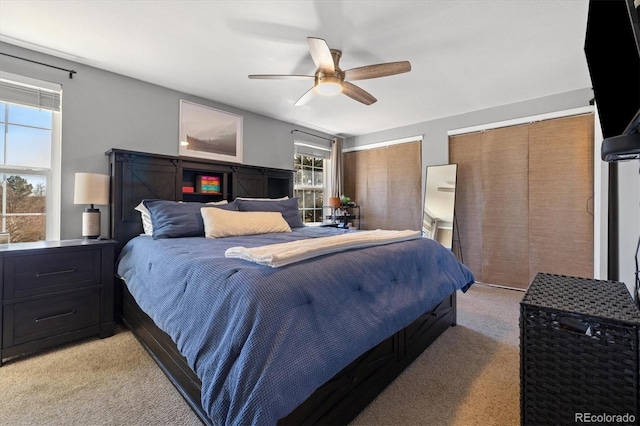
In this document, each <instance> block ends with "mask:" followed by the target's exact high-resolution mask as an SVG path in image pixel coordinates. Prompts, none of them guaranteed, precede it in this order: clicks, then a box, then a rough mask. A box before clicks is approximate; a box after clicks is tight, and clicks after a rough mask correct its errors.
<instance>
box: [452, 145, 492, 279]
mask: <svg viewBox="0 0 640 426" xmlns="http://www.w3.org/2000/svg"><path fill="white" fill-rule="evenodd" d="M481 156H482V133H480V132H478V133H468V134H464V135H458V136H451V137H449V162H450V163H456V164H458V178H457V181H456V206H455V220H456V223H455V226H454V233H455V235H454V240H458V241H459V242H460V251H461V253H462V260H463V261H464V264H465V265H467V267H469V269H471V272H473V275H474V277H475V279H476V280H477V281H482V210H483V204H484V201H483V200H484V198H483V195H482V165H481V162H480V159H481Z"/></svg>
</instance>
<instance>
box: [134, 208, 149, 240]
mask: <svg viewBox="0 0 640 426" xmlns="http://www.w3.org/2000/svg"><path fill="white" fill-rule="evenodd" d="M135 210H137V211H139V212H140V217H141V218H142V229H143V230H144V233H145V235H149V236H151V235H153V225H152V224H151V215H150V214H149V209H147V208H146V207H145V206H144V204H143V203H142V201H141V202H140V204H138V205H137V206H136V208H135Z"/></svg>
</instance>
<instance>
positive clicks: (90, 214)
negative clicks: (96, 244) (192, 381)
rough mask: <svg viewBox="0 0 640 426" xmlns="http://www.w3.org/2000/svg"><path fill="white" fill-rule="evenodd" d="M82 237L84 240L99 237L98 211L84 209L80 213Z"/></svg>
mask: <svg viewBox="0 0 640 426" xmlns="http://www.w3.org/2000/svg"><path fill="white" fill-rule="evenodd" d="M82 236H83V237H84V239H85V240H95V239H97V238H98V237H100V210H99V209H94V208H86V209H85V210H84V212H82Z"/></svg>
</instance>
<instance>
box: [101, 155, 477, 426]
mask: <svg viewBox="0 0 640 426" xmlns="http://www.w3.org/2000/svg"><path fill="white" fill-rule="evenodd" d="M114 154H120V155H114ZM110 158H111V160H112V161H111V165H112V195H113V197H114V199H113V200H112V201H113V203H112V208H114V212H115V214H114V217H115V222H114V221H113V219H114V218H112V226H113V231H114V232H112V234H113V235H114V236H116V235H118V232H115V230H116V229H119V230H120V234H119V236H120V239H119V240H118V241H119V243H120V245H121V251H120V253H119V256H118V258H119V262H118V263H117V274H118V277H119V281H120V282H119V284H120V293H119V294H120V296H119V298H120V301H119V303H118V305H119V306H120V307H121V308H120V309H119V316H120V318H121V319H122V320H123V322H124V323H125V324H126V325H127V326H128V327H129V328H131V329H132V331H133V332H134V333H135V334H136V336H137V337H138V339H139V340H140V341H141V343H142V345H143V346H144V347H145V348H146V349H147V350H148V351H149V352H150V354H151V355H152V356H153V357H154V359H155V360H156V362H157V363H158V365H159V366H160V367H161V368H162V369H163V371H164V372H165V373H166V374H167V376H168V377H169V378H170V379H171V380H172V382H173V383H174V385H175V386H176V387H177V388H178V390H179V391H180V392H181V393H182V395H183V396H184V397H185V399H186V400H187V402H189V404H190V405H191V406H192V408H193V409H194V411H195V412H196V413H197V414H198V416H199V417H200V418H201V420H202V421H203V422H204V423H205V424H275V423H281V424H317V423H322V424H345V423H348V422H349V421H350V420H351V419H353V418H354V417H355V416H356V415H357V414H358V413H359V412H360V411H361V410H362V409H363V408H364V407H365V406H366V405H367V404H368V403H369V402H371V401H372V400H373V399H374V398H375V396H376V395H378V394H379V393H380V392H381V391H382V390H383V389H384V388H385V387H386V386H387V385H388V384H389V383H390V382H391V381H392V380H393V379H394V378H395V377H397V375H398V374H400V372H401V371H402V370H403V369H404V368H406V366H407V365H408V364H409V363H410V362H411V361H412V360H413V359H415V358H416V357H417V356H418V355H419V354H420V353H421V352H422V351H423V350H424V349H425V348H426V347H427V346H428V345H429V344H430V343H431V342H432V341H433V340H435V339H436V338H437V337H438V336H439V335H440V334H441V333H442V332H444V331H445V330H446V329H447V328H448V327H449V326H451V325H455V294H456V291H457V290H463V291H466V289H467V288H468V287H469V286H470V285H471V284H472V283H473V275H472V274H471V273H470V272H469V270H468V269H467V268H466V267H464V265H462V264H460V263H458V262H457V261H456V259H455V257H454V256H453V255H452V254H451V252H450V251H449V250H446V249H444V247H442V246H441V245H440V244H438V243H437V242H434V241H432V240H428V239H424V238H413V239H408V240H406V241H400V242H392V243H387V244H381V245H374V246H370V247H364V248H358V249H352V250H348V251H341V252H338V253H333V254H325V255H322V256H317V257H313V258H310V259H305V260H301V261H296V262H294V263H291V264H289V265H286V266H282V267H276V268H273V267H269V266H265V265H261V264H257V263H254V262H250V261H247V260H244V259H238V258H229V257H227V256H225V253H227V250H228V249H230V248H232V247H249V248H251V247H265V246H270V245H271V244H276V243H293V244H297V243H299V242H300V241H308V240H314V239H315V240H317V241H321V240H323V239H326V238H328V237H334V236H338V237H341V236H340V235H339V234H345V233H349V232H350V231H345V230H340V229H335V228H311V227H293V226H292V227H290V230H289V231H286V232H271V233H266V234H259V235H237V236H229V237H225V238H204V236H187V237H184V236H182V235H178V236H172V237H170V238H153V237H151V236H149V235H140V234H142V232H141V230H142V229H141V228H142V225H141V220H140V218H139V215H137V212H136V215H131V216H128V217H130V218H131V220H128V221H126V222H132V221H136V220H137V222H138V223H137V225H135V226H134V225H133V224H132V223H127V224H126V226H124V227H123V226H122V225H123V223H120V224H118V222H125V221H124V220H123V218H124V217H125V214H124V213H123V212H125V211H126V212H127V215H128V214H129V212H128V210H129V209H133V208H135V205H134V204H135V202H136V195H132V192H136V191H137V192H138V193H139V192H140V191H139V190H136V189H135V188H140V186H139V185H138V186H135V187H131V183H132V182H134V181H136V180H139V178H140V176H138V177H137V178H136V179H132V173H131V171H132V170H136V167H133V168H131V167H130V166H131V162H132V159H131V157H127V156H126V155H124V156H123V155H122V153H118V152H115V153H114V152H111V157H110ZM118 158H120V160H121V161H118ZM141 158H142V159H143V160H144V161H142V163H144V164H146V165H148V163H149V162H148V160H149V158H147V157H145V156H140V155H138V156H137V157H136V156H133V161H138V160H140V159H141ZM154 159H155V157H154ZM127 162H128V163H129V164H128V166H129V167H128V166H127V165H126V164H124V163H127ZM119 163H122V164H119ZM143 169H144V170H145V171H146V172H148V167H143ZM137 170H140V169H137ZM164 172H166V170H164ZM134 174H135V173H134ZM126 176H128V177H129V178H128V179H123V177H126ZM143 186H147V185H143ZM144 191H146V189H145V190H144ZM144 191H143V192H144ZM127 194H129V195H132V196H125V195H127ZM153 195H157V194H153ZM164 195H165V197H163V198H162V200H163V201H166V202H169V203H171V202H172V201H173V200H166V198H174V197H172V196H170V197H166V196H167V195H171V194H169V193H165V194H164ZM257 195H265V194H257ZM274 195H277V194H274ZM142 198H149V197H148V196H147V195H145V196H143V197H142ZM142 198H138V199H137V202H140V200H141V199H142ZM174 199H175V198H174ZM125 204H128V206H125ZM188 204H189V203H188ZM195 204H197V203H190V205H195ZM254 204H255V203H254ZM274 205H275V203H274ZM180 208H184V206H181V207H180ZM211 209H215V210H216V211H217V210H218V206H214V207H211ZM211 209H207V210H211ZM236 209H237V206H234V207H233V208H230V209H229V211H231V210H236ZM256 209H257V210H260V209H259V208H257V207H255V206H254V208H253V210H256ZM222 210H226V209H224V208H220V211H222ZM216 214H218V213H216ZM225 214H227V213H225ZM229 214H231V213H229ZM233 214H235V213H233ZM203 215H204V211H203ZM282 215H283V216H285V214H284V213H282ZM136 216H138V218H137V219H135V218H136ZM205 223H206V221H205ZM216 223H219V222H216ZM205 227H206V225H205ZM122 229H127V230H126V231H122ZM128 229H136V231H135V232H132V231H129V230H128ZM123 232H124V233H123ZM205 232H209V231H208V230H206V229H205ZM355 232H359V231H355ZM154 235H155V234H154ZM123 237H124V238H123ZM123 239H126V241H122V240H123Z"/></svg>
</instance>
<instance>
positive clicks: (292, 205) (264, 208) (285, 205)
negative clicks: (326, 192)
mask: <svg viewBox="0 0 640 426" xmlns="http://www.w3.org/2000/svg"><path fill="white" fill-rule="evenodd" d="M234 203H236V205H237V206H238V210H239V211H241V212H280V213H282V217H284V220H286V221H287V223H288V224H289V227H291V228H302V227H303V226H304V223H303V222H302V219H301V218H300V211H298V199H297V198H289V199H288V200H277V201H267V200H256V201H254V200H243V199H240V198H236V199H235V201H234Z"/></svg>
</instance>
